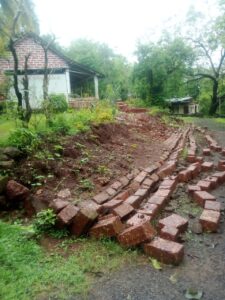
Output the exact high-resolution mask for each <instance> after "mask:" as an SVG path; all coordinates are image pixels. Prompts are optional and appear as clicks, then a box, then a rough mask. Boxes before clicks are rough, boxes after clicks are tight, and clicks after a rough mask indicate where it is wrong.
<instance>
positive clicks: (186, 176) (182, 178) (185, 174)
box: [178, 169, 192, 182]
mask: <svg viewBox="0 0 225 300" xmlns="http://www.w3.org/2000/svg"><path fill="white" fill-rule="evenodd" d="M191 178H192V174H191V170H188V169H186V170H183V171H181V172H180V173H179V174H178V180H179V182H188V181H189V180H191Z"/></svg>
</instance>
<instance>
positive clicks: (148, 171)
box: [144, 165, 159, 175]
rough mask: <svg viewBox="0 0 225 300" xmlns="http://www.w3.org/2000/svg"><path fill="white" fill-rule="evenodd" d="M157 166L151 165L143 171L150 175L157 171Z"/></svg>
mask: <svg viewBox="0 0 225 300" xmlns="http://www.w3.org/2000/svg"><path fill="white" fill-rule="evenodd" d="M158 168H159V167H158V166H156V165H152V166H150V167H148V168H146V169H145V170H144V171H145V172H147V173H148V174H150V175H151V174H152V173H154V172H155V171H157V170H158Z"/></svg>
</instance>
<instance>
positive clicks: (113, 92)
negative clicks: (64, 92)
mask: <svg viewBox="0 0 225 300" xmlns="http://www.w3.org/2000/svg"><path fill="white" fill-rule="evenodd" d="M66 54H67V55H68V56H69V57H70V58H72V59H74V60H76V61H77V62H79V63H81V64H84V65H86V66H88V67H90V68H93V69H95V70H97V71H98V72H101V73H102V74H103V75H104V78H102V79H101V80H100V82H99V87H100V89H99V91H100V98H102V99H104V98H106V99H110V100H115V99H118V98H122V99H126V98H127V94H128V91H129V89H130V74H131V66H130V65H129V64H128V62H127V60H126V58H125V57H123V56H122V55H118V54H115V53H114V52H113V50H112V49H111V48H109V47H108V46H107V45H106V44H103V43H98V42H94V41H90V40H87V39H77V40H75V41H73V42H72V43H71V45H70V46H69V48H68V49H67V50H66ZM93 92H94V91H93V83H92V82H90V81H87V82H86V84H85V83H84V82H83V83H82V87H81V86H78V87H77V88H76V89H75V90H74V91H73V93H74V94H78V95H80V96H84V94H86V95H93Z"/></svg>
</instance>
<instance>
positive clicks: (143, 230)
mask: <svg viewBox="0 0 225 300" xmlns="http://www.w3.org/2000/svg"><path fill="white" fill-rule="evenodd" d="M155 235H156V231H155V229H154V228H153V227H152V226H151V225H150V224H149V223H144V224H140V225H136V226H132V227H130V228H128V229H126V230H124V231H123V232H122V233H120V234H119V236H118V241H119V243H120V244H121V245H123V246H128V247H131V246H136V245H139V244H141V243H144V242H147V241H150V240H152V239H153V237H154V236H155Z"/></svg>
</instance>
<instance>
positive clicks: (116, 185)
mask: <svg viewBox="0 0 225 300" xmlns="http://www.w3.org/2000/svg"><path fill="white" fill-rule="evenodd" d="M110 187H111V188H112V189H114V190H116V191H118V190H119V189H120V188H121V187H122V183H121V182H119V181H115V182H114V183H113V184H111V186H110Z"/></svg>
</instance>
